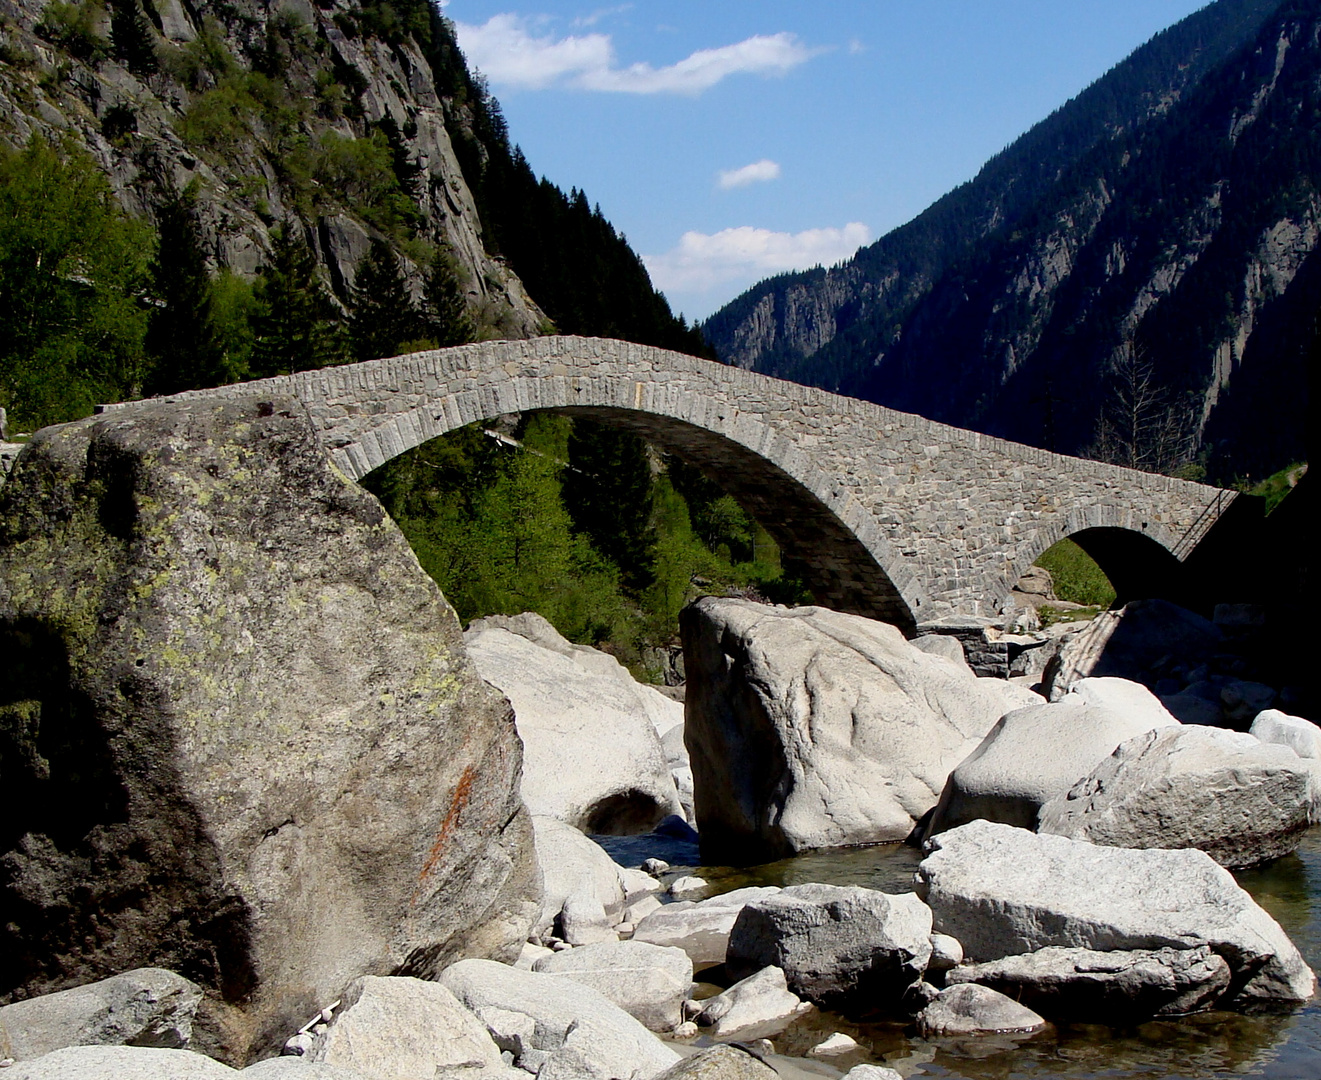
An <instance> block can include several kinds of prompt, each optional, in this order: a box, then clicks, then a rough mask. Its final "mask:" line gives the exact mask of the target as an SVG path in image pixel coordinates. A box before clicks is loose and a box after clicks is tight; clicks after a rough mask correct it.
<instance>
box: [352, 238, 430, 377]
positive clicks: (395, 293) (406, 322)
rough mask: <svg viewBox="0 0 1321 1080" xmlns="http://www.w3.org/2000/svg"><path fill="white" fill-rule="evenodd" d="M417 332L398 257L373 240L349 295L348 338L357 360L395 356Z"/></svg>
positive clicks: (414, 310) (418, 329)
mask: <svg viewBox="0 0 1321 1080" xmlns="http://www.w3.org/2000/svg"><path fill="white" fill-rule="evenodd" d="M420 335H421V326H420V320H419V318H418V313H417V309H416V308H414V307H413V300H412V297H410V296H409V295H408V286H407V284H406V283H405V282H404V276H403V274H402V273H400V271H399V260H398V259H396V258H395V256H394V252H392V251H391V250H390V246H389V245H388V244H387V243H386V242H385V241H384V240H373V241H372V246H371V250H370V251H368V252H367V256H366V258H364V259H363V260H362V262H360V263H359V264H358V272H357V276H356V278H355V280H354V283H353V288H352V290H351V291H350V295H349V340H350V342H351V344H352V347H353V355H354V358H355V359H357V360H378V359H380V358H381V357H383V356H395V355H397V354H398V352H399V348H400V346H401V345H403V344H404V343H405V342H407V341H412V340H415V339H416V338H418V337H419V336H420Z"/></svg>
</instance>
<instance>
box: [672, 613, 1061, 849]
mask: <svg viewBox="0 0 1321 1080" xmlns="http://www.w3.org/2000/svg"><path fill="white" fill-rule="evenodd" d="M680 628H681V630H682V633H683V640H684V664H685V667H686V669H687V671H688V675H689V683H688V692H687V696H686V699H685V709H686V712H685V715H686V726H685V736H684V737H685V740H686V741H687V744H688V749H689V753H690V755H691V759H692V768H693V776H694V779H695V781H696V809H697V820H698V831H699V833H700V834H701V837H702V854H703V858H704V859H705V860H707V861H708V862H713V861H728V862H734V863H744V864H746V863H752V862H759V861H768V860H771V859H776V858H782V857H784V856H785V855H789V854H792V853H794V852H797V851H802V850H804V849H807V848H817V847H830V846H835V845H843V844H859V843H868V842H876V841H884V840H902V839H904V838H905V837H907V836H908V835H909V834H910V833H911V832H912V830H913V828H914V826H915V825H916V823H917V822H918V820H919V819H921V818H922V817H923V815H925V814H926V813H927V811H929V810H930V809H931V808H932V807H933V806H934V805H935V804H936V800H937V798H938V797H939V795H940V791H941V789H942V788H943V787H944V785H945V779H946V777H947V776H948V775H949V772H950V770H951V769H952V768H953V767H954V766H955V765H957V764H958V763H959V762H960V761H961V760H962V759H963V758H964V757H966V756H967V754H968V753H969V752H970V751H971V750H972V749H973V748H974V747H975V746H976V745H977V743H978V741H980V739H981V738H982V736H984V735H985V734H986V732H987V731H988V730H989V729H990V727H991V726H992V725H993V724H994V723H995V722H996V720H998V719H999V718H1000V717H1001V716H1002V715H1004V714H1005V713H1006V712H1008V711H1009V710H1011V709H1013V708H1015V707H1018V706H1021V705H1026V704H1028V703H1030V702H1040V700H1041V699H1040V698H1039V697H1038V696H1037V695H1035V694H1033V693H1032V692H1031V691H1029V690H1025V689H1023V688H1021V687H1018V686H1014V685H1011V684H1007V683H1004V682H999V681H996V680H990V679H977V678H975V677H974V676H973V675H972V674H971V672H969V671H968V670H967V669H966V668H963V669H961V668H960V667H959V666H958V665H956V664H954V663H951V662H950V660H948V659H946V658H945V657H943V656H934V655H930V654H928V653H926V652H923V651H921V650H919V649H916V648H913V647H912V646H911V645H909V644H908V643H907V642H906V641H905V640H904V638H903V635H902V634H901V633H900V632H899V631H898V630H897V629H896V628H895V627H893V626H889V625H887V624H885V623H880V622H874V621H872V620H869V619H864V618H861V617H859V616H856V615H845V614H841V613H839V612H835V611H828V610H826V609H824V608H814V607H805V608H792V609H789V608H781V607H769V606H767V605H764V604H754V603H751V602H749V601H745V600H728V599H719V598H716V597H706V598H704V599H701V600H699V601H697V602H696V603H694V604H691V605H690V606H688V607H687V608H685V609H684V610H683V612H682V613H681V614H680Z"/></svg>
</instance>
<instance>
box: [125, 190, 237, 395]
mask: <svg viewBox="0 0 1321 1080" xmlns="http://www.w3.org/2000/svg"><path fill="white" fill-rule="evenodd" d="M194 202H195V195H194V193H193V192H192V191H191V190H190V191H187V192H185V193H184V194H182V195H178V196H176V197H174V198H173V199H171V200H170V201H169V202H167V203H166V204H165V205H164V206H163V207H162V208H161V211H160V236H159V243H158V245H157V249H156V260H155V263H154V264H153V266H152V285H153V292H154V294H155V298H156V303H157V305H158V306H156V307H155V308H153V310H152V312H151V318H150V322H149V324H148V327H147V351H148V353H149V354H150V355H151V359H152V368H151V372H150V374H149V375H148V378H147V385H146V391H147V393H149V394H175V393H178V392H179V391H181V390H201V389H203V388H204V387H208V386H219V385H220V384H221V383H225V382H229V381H231V380H232V379H234V378H235V377H236V375H237V374H238V373H237V372H235V371H234V370H233V369H231V368H229V367H228V366H227V365H226V363H225V361H226V350H225V346H224V342H223V340H222V338H221V336H220V333H219V329H218V327H217V325H216V318H215V312H214V306H213V305H214V289H213V286H212V284H211V279H210V276H209V275H208V274H207V270H206V260H205V258H204V256H203V254H202V237H201V231H200V230H199V228H198V225H197V217H196V213H195V205H194Z"/></svg>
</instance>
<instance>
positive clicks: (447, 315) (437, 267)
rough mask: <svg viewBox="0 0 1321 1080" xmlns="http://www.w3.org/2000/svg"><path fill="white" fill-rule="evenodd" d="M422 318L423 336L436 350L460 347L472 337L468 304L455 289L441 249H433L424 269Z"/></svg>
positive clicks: (455, 278)
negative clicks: (429, 263)
mask: <svg viewBox="0 0 1321 1080" xmlns="http://www.w3.org/2000/svg"><path fill="white" fill-rule="evenodd" d="M422 318H423V320H424V321H425V324H426V328H427V336H428V337H429V338H431V340H432V341H434V342H435V343H436V346H437V347H438V348H442V349H444V348H448V347H449V346H451V345H463V344H465V343H466V342H469V341H472V340H474V339H475V337H476V330H475V328H474V327H473V324H472V319H471V318H470V317H469V315H468V304H467V301H465V300H464V298H463V291H462V289H460V287H459V277H458V274H457V272H456V271H455V269H454V259H453V257H452V256H451V255H450V253H449V252H448V251H446V250H444V249H443V248H437V249H436V252H435V254H434V255H433V256H432V259H431V266H430V268H429V269H428V270H427V280H426V285H425V287H424V289H423V292H422Z"/></svg>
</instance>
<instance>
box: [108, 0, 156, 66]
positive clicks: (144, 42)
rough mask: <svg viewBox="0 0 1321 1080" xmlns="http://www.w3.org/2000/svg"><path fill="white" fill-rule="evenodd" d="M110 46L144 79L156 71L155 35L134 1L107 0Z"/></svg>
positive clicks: (120, 58)
mask: <svg viewBox="0 0 1321 1080" xmlns="http://www.w3.org/2000/svg"><path fill="white" fill-rule="evenodd" d="M110 49H111V52H113V53H114V56H115V59H117V60H121V61H123V63H124V66H125V67H127V68H128V69H129V71H131V72H133V74H134V75H138V76H141V77H143V78H146V77H148V76H151V75H154V74H156V72H157V71H159V70H160V61H159V60H158V59H157V57H156V35H155V34H154V33H153V32H152V28H151V23H150V22H148V21H147V16H146V13H145V12H144V11H143V10H142V7H141V6H140V5H139V3H138V0H110Z"/></svg>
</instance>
